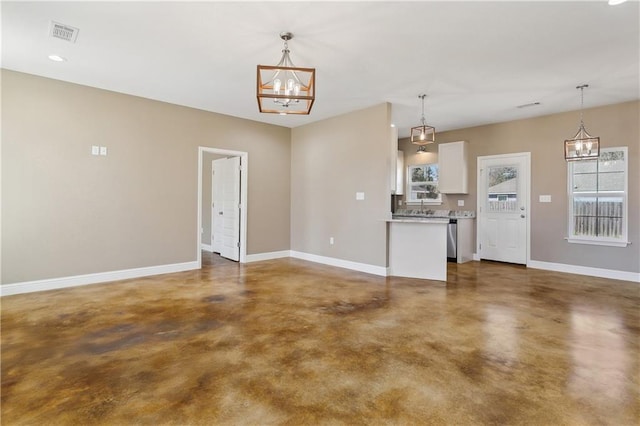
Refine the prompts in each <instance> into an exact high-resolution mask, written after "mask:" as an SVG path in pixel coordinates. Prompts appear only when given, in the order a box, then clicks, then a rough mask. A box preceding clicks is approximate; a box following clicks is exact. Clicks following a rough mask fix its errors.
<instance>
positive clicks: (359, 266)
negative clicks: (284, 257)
mask: <svg viewBox="0 0 640 426" xmlns="http://www.w3.org/2000/svg"><path fill="white" fill-rule="evenodd" d="M291 257H295V258H296V259H302V260H308V261H310V262H316V263H322V264H325V265H329V266H337V267H338V268H346V269H352V270H354V271H360V272H366V273H367V274H373V275H380V276H382V277H386V276H387V273H388V271H387V270H388V268H387V267H386V266H375V265H369V264H368V263H358V262H352V261H350V260H344V259H336V258H334V257H325V256H318V255H316V254H310V253H303V252H300V251H294V250H291Z"/></svg>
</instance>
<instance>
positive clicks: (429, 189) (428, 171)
mask: <svg viewBox="0 0 640 426" xmlns="http://www.w3.org/2000/svg"><path fill="white" fill-rule="evenodd" d="M407 174H408V176H407V202H408V203H425V204H442V196H441V195H440V191H438V165H437V164H418V165H415V166H409V168H408V173H407Z"/></svg>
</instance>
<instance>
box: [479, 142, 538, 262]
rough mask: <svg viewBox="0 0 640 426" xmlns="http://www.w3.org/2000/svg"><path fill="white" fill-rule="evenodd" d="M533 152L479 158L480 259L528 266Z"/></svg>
mask: <svg viewBox="0 0 640 426" xmlns="http://www.w3.org/2000/svg"><path fill="white" fill-rule="evenodd" d="M530 164H531V155H530V153H528V152H526V153H519V154H507V155H493V156H486V157H478V254H479V257H480V259H487V260H497V261H500V262H510V263H520V264H525V265H526V264H527V251H528V247H529V235H528V229H529V225H528V223H529V222H528V221H529V181H530V176H529V175H530V171H529V170H530Z"/></svg>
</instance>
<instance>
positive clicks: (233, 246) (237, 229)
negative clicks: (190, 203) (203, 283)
mask: <svg viewBox="0 0 640 426" xmlns="http://www.w3.org/2000/svg"><path fill="white" fill-rule="evenodd" d="M205 153H208V154H214V155H218V156H224V157H226V158H225V159H228V160H230V161H229V162H228V164H229V166H228V170H229V172H230V173H231V171H232V169H233V168H235V172H236V173H237V175H238V176H236V177H234V178H233V179H231V178H230V179H226V180H221V182H222V181H224V182H223V185H227V186H228V187H229V188H228V191H227V193H228V194H229V196H228V197H225V198H226V200H225V203H226V204H227V206H228V208H227V209H225V210H224V212H223V215H225V214H226V215H227V217H228V218H229V220H225V221H224V222H223V246H225V245H226V248H223V250H221V255H222V256H225V257H228V258H231V259H233V260H237V261H239V262H240V263H245V262H246V256H247V199H248V197H247V194H248V164H249V154H248V153H247V152H243V151H232V150H227V149H219V148H207V147H199V148H198V213H197V222H198V227H197V262H198V265H199V267H202V254H201V247H202V232H203V231H204V228H203V226H202V225H203V213H202V212H203V205H202V204H203V198H207V199H208V198H209V197H203V181H204V180H207V179H208V180H209V181H211V180H212V176H211V174H209V170H210V169H209V168H208V167H204V155H205ZM209 165H212V163H209ZM226 168H227V166H225V169H226ZM205 170H207V172H206V173H207V175H206V176H204V175H203V174H204V173H205ZM214 182H215V180H214ZM223 193H224V191H223ZM234 193H235V195H231V194H234ZM207 204H208V203H207ZM213 207H214V206H213V205H207V206H204V208H206V209H208V210H209V211H211V212H212V213H213V210H214V208H213ZM223 215H221V216H223ZM207 216H208V214H207ZM210 222H211V221H210ZM207 229H209V226H207ZM212 243H213V241H212ZM238 243H239V246H238ZM211 246H213V244H211ZM223 252H224V253H223Z"/></svg>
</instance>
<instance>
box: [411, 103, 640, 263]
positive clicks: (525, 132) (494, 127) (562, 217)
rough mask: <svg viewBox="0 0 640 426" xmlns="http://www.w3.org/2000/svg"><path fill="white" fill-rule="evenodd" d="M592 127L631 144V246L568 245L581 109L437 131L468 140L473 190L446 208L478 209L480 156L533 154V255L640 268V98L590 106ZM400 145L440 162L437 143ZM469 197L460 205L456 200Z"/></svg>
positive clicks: (607, 140) (587, 114)
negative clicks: (567, 153)
mask: <svg viewBox="0 0 640 426" xmlns="http://www.w3.org/2000/svg"><path fill="white" fill-rule="evenodd" d="M584 120H585V125H586V127H587V130H588V131H589V132H590V133H591V134H592V135H596V136H599V137H600V141H601V144H602V146H603V147H616V146H627V147H628V148H629V209H628V211H629V241H631V242H632V244H631V245H630V246H627V247H626V248H619V247H603V246H593V245H582V244H569V243H567V242H566V241H565V239H564V238H565V237H566V236H567V214H568V213H567V211H568V205H567V163H566V162H565V160H564V156H563V155H564V154H563V141H564V140H565V139H567V138H569V137H572V136H573V135H574V133H575V132H576V131H577V128H578V124H579V113H578V112H577V111H573V112H568V113H562V114H554V115H549V116H544V117H538V118H532V119H527V120H518V121H512V122H508V123H499V124H491V125H486V126H479V127H473V128H468V129H460V130H454V131H450V132H443V133H439V134H437V135H436V141H437V142H438V143H445V142H455V141H459V140H465V141H468V142H469V194H468V195H444V196H443V204H442V207H434V208H442V209H448V210H449V209H450V210H476V192H477V190H476V168H477V157H478V156H484V155H497V154H507V153H515V152H531V259H532V260H538V261H544V262H552V263H564V264H569V265H580V266H589V267H596V268H605V269H614V270H620V271H629V272H640V226H639V224H640V183H639V182H640V172H639V170H640V146H639V145H640V142H639V141H640V133H639V121H640V102H637V101H635V102H626V103H622V104H617V105H609V106H604V107H598V108H591V109H586V110H585V111H584ZM399 149H401V150H403V151H404V154H405V161H406V163H407V165H409V164H419V163H421V162H424V160H423V158H427V157H429V158H430V160H431V159H435V160H436V161H437V154H436V153H437V146H433V145H431V146H429V151H431V153H430V154H416V147H415V146H413V145H411V143H410V142H409V141H408V139H402V140H401V141H400V143H399ZM540 195H551V197H552V202H551V203H548V204H547V203H540V202H539V201H538V199H539V196H540ZM460 199H462V200H465V207H458V206H457V200H460Z"/></svg>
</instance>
